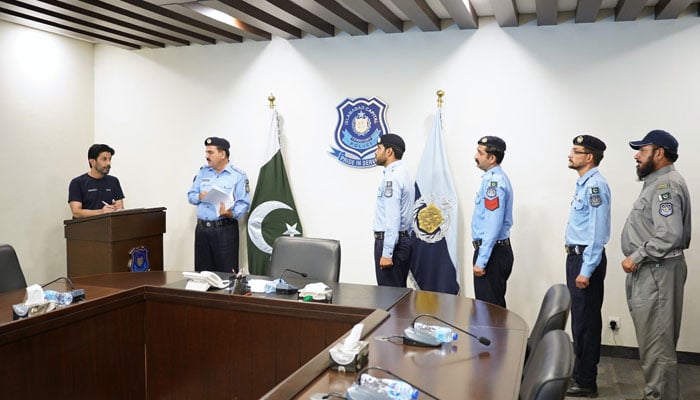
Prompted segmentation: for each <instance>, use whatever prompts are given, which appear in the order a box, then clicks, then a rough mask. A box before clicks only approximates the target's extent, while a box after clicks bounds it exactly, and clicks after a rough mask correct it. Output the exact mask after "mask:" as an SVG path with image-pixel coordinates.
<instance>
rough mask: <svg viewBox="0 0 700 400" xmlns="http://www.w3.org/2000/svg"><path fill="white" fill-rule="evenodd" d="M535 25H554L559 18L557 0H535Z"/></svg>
mask: <svg viewBox="0 0 700 400" xmlns="http://www.w3.org/2000/svg"><path fill="white" fill-rule="evenodd" d="M535 13H536V14H537V25H538V26H542V25H556V24H557V20H558V18H559V12H558V10H557V0H535Z"/></svg>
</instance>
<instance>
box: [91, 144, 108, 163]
mask: <svg viewBox="0 0 700 400" xmlns="http://www.w3.org/2000/svg"><path fill="white" fill-rule="evenodd" d="M105 151H107V152H109V154H110V155H114V149H113V148H111V147H109V146H108V145H106V144H100V143H98V144H93V145H92V146H90V148H89V149H88V160H97V157H99V156H100V153H104V152H105Z"/></svg>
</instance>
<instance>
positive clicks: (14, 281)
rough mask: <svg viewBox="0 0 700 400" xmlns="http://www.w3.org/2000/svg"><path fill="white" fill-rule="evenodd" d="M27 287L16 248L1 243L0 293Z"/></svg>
mask: <svg viewBox="0 0 700 400" xmlns="http://www.w3.org/2000/svg"><path fill="white" fill-rule="evenodd" d="M26 287H27V281H26V280H25V279H24V273H22V267H20V265H19V260H18V259H17V253H15V249H14V248H12V246H10V245H9V244H0V293H3V292H9V291H10V290H16V289H24V288H26Z"/></svg>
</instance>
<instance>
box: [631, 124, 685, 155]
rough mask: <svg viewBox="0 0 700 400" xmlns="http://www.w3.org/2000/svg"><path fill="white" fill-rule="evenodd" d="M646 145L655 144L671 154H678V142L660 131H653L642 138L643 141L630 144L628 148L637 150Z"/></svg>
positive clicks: (668, 134)
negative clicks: (671, 152)
mask: <svg viewBox="0 0 700 400" xmlns="http://www.w3.org/2000/svg"><path fill="white" fill-rule="evenodd" d="M648 144H655V145H657V146H661V147H663V148H664V149H669V150H671V151H673V152H678V141H677V140H676V138H674V137H673V135H671V134H670V133H668V132H666V131H662V130H660V129H657V130H653V131H651V132H649V133H647V135H646V136H644V139H642V140H637V141H634V142H630V147H631V148H633V149H635V150H639V149H640V148H642V147H643V146H646V145H648Z"/></svg>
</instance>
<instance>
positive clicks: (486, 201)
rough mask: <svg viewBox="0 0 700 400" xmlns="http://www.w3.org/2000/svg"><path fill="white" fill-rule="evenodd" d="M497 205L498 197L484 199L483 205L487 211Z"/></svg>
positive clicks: (495, 207)
mask: <svg viewBox="0 0 700 400" xmlns="http://www.w3.org/2000/svg"><path fill="white" fill-rule="evenodd" d="M498 205H499V204H498V197H494V198H493V199H484V206H485V207H486V209H487V210H489V211H493V210H495V209H497V208H498Z"/></svg>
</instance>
